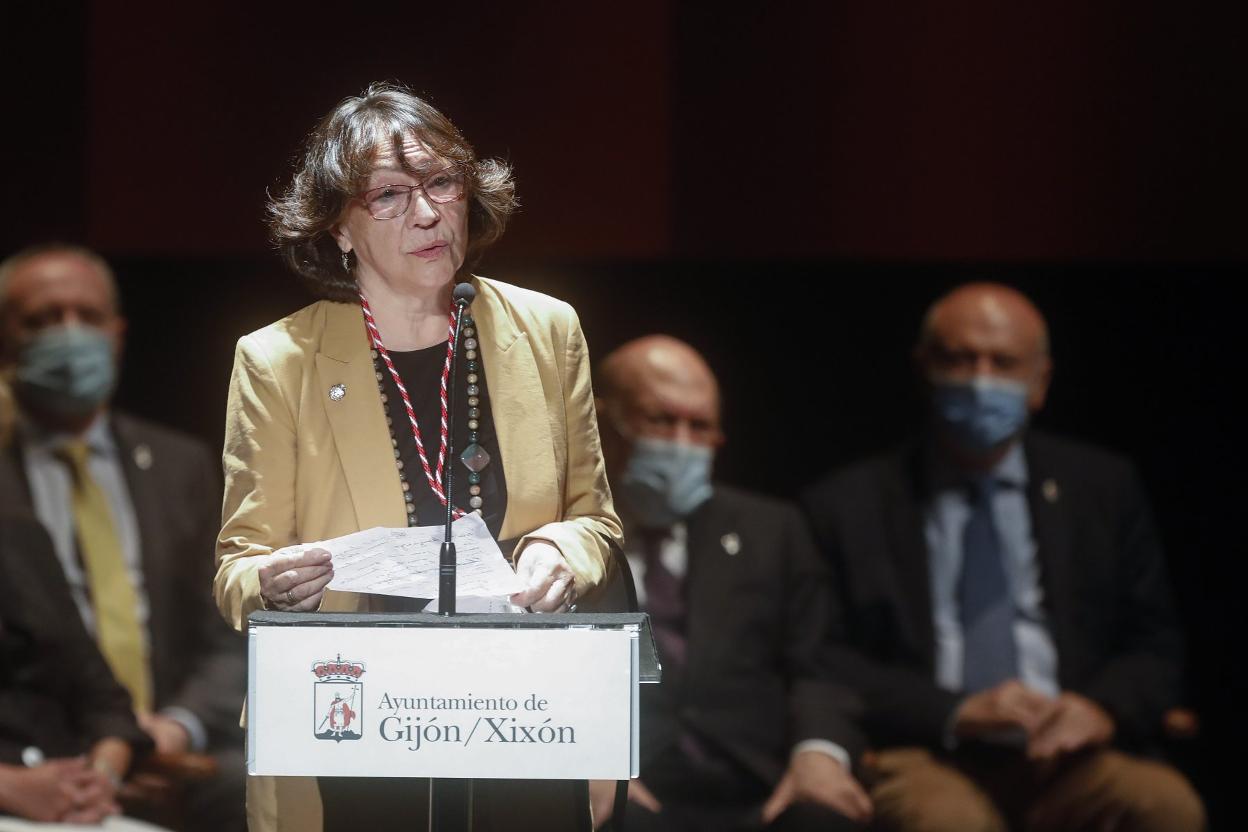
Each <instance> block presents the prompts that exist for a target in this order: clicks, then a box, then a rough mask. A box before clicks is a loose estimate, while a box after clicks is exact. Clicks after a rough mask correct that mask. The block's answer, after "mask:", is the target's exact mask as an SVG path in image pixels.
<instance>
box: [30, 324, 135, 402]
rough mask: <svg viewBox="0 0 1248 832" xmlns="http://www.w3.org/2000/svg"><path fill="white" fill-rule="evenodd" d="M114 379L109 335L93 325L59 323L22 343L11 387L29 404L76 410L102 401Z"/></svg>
mask: <svg viewBox="0 0 1248 832" xmlns="http://www.w3.org/2000/svg"><path fill="white" fill-rule="evenodd" d="M116 380H117V368H116V365H115V364H114V362H113V342H112V339H110V338H109V337H108V336H107V335H106V334H104V333H103V332H101V331H100V330H98V329H95V328H93V327H84V326H58V327H52V328H50V329H45V330H44V331H42V332H40V333H39V334H38V335H36V336H35V337H34V338H32V339H31V340H30V341H29V342H27V343H26V345H25V346H23V347H22V349H21V351H20V352H19V353H18V356H17V373H16V376H15V385H14V387H15V389H16V392H17V394H18V395H19V396H20V397H21V398H22V399H23V400H24V401H26V402H27V403H29V404H30V405H31V406H32V407H36V408H40V409H43V410H46V411H49V412H51V413H56V414H59V415H63V416H80V415H86V414H88V413H90V412H92V411H93V410H95V409H96V408H97V407H99V406H100V405H101V404H103V403H104V400H105V399H107V398H108V396H109V394H110V393H112V392H113V385H114V383H115V382H116Z"/></svg>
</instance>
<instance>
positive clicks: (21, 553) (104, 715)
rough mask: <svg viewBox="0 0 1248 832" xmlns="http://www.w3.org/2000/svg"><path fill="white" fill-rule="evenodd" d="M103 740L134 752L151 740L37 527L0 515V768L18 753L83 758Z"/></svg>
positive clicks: (30, 521)
mask: <svg viewBox="0 0 1248 832" xmlns="http://www.w3.org/2000/svg"><path fill="white" fill-rule="evenodd" d="M104 737H118V738H120V739H123V740H126V741H127V742H129V743H130V744H131V745H132V746H134V747H135V749H136V750H137V751H139V752H143V751H145V750H147V749H148V748H149V747H150V745H151V741H150V740H149V739H148V738H147V735H146V734H144V733H143V731H141V730H140V729H139V726H138V723H137V722H135V719H134V714H133V713H132V712H131V710H130V696H129V694H127V693H126V691H125V689H124V688H122V687H121V686H120V685H119V684H117V682H116V681H114V679H113V675H112V672H111V671H109V669H108V665H107V664H105V663H104V657H103V656H101V655H100V651H99V649H98V648H96V646H95V642H94V641H93V640H92V639H91V636H89V635H88V634H87V631H86V628H84V627H83V625H82V619H81V618H79V616H78V610H77V608H76V607H75V606H74V602H73V599H72V598H70V596H69V585H68V584H66V582H65V576H64V574H63V573H62V572H61V568H60V565H59V564H58V563H57V560H56V554H55V553H54V552H53V551H52V541H51V540H49V539H48V536H47V533H46V532H45V531H44V530H43V527H42V526H40V525H39V522H38V521H37V520H35V519H34V518H33V517H28V516H26V515H19V514H10V513H8V512H7V511H6V513H4V514H0V762H4V763H8V764H10V765H20V764H21V762H22V749H24V748H26V747H27V746H32V745H33V746H37V747H38V748H40V749H41V750H42V751H43V753H44V755H45V756H46V757H48V758H52V757H72V756H75V755H77V754H81V753H84V752H85V751H87V750H88V749H89V748H90V747H91V746H92V745H94V744H95V742H96V741H98V740H101V739H103V738H104Z"/></svg>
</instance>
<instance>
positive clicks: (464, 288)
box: [453, 281, 477, 323]
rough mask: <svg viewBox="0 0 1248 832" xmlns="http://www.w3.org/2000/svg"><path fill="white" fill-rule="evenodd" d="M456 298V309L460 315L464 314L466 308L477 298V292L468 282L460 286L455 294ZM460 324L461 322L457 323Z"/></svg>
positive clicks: (456, 288)
mask: <svg viewBox="0 0 1248 832" xmlns="http://www.w3.org/2000/svg"><path fill="white" fill-rule="evenodd" d="M453 295H454V298H455V308H456V310H458V312H459V313H461V314H462V313H463V311H464V307H465V306H467V305H468V304H470V303H472V301H473V300H474V299H475V298H476V297H477V290H476V289H474V288H472V284H471V283H468V282H467V281H465V282H463V283H460V284H458V285H457V286H456V287H455V291H454V293H453ZM456 323H459V321H456Z"/></svg>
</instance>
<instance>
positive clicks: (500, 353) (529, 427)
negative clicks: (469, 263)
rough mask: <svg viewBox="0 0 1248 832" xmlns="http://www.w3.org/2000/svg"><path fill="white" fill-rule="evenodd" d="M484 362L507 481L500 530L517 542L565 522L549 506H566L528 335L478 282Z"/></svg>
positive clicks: (476, 306)
mask: <svg viewBox="0 0 1248 832" xmlns="http://www.w3.org/2000/svg"><path fill="white" fill-rule="evenodd" d="M473 282H474V283H475V284H476V287H477V291H478V294H477V300H476V301H475V302H474V303H473V305H472V316H473V319H474V320H475V321H476V324H477V333H478V336H477V339H478V341H479V342H480V344H481V360H482V361H483V362H484V363H485V380H486V385H487V388H488V390H489V392H490V408H491V409H492V411H493V416H494V431H495V433H496V434H497V436H498V449H499V453H500V454H501V455H502V457H503V458H502V460H501V464H502V465H504V466H505V468H504V471H505V472H506V477H507V512H506V514H505V516H504V517H503V525H502V528H501V529H500V530H499V537H500V538H501V539H502V540H512V539H513V538H516V537H518V536H520V535H521V534H523V533H524V532H527V531H530V530H532V529H534V528H536V527H538V526H541V525H543V524H544V523H548V522H551V521H554V520H561V519H563V518H561V517H556V516H551V514H550V510H549V507H550V506H557V505H560V504H561V502H562V501H561V500H560V499H559V484H558V483H557V482H556V480H555V478H554V477H552V476H551V472H553V471H556V470H557V467H556V464H555V451H554V442H553V439H552V434H551V430H550V419H549V417H548V416H547V415H546V414H547V407H546V396H545V392H544V388H543V386H542V378H541V376H540V375H539V374H538V370H537V361H536V359H535V358H534V356H533V347H532V345H531V344H530V343H529V337H528V335H527V333H524V332H521V331H520V330H519V329H518V328H517V326H516V324H515V322H514V321H513V320H512V319H511V316H510V315H509V314H508V312H507V309H506V307H504V306H503V304H502V303H501V301H500V300H499V298H498V296H497V294H496V293H495V292H494V290H493V289H491V288H490V287H488V286H486V285H485V284H482V283H481V281H479V280H475V279H474V280H473Z"/></svg>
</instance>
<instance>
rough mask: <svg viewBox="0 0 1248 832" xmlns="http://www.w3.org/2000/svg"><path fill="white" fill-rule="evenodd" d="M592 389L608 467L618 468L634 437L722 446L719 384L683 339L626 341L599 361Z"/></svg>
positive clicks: (647, 337) (651, 338)
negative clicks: (594, 392) (596, 396)
mask: <svg viewBox="0 0 1248 832" xmlns="http://www.w3.org/2000/svg"><path fill="white" fill-rule="evenodd" d="M595 386H596V388H597V394H598V414H599V422H600V424H601V427H602V434H603V452H604V454H605V456H606V458H607V467H608V469H617V468H618V467H619V466H621V465H623V463H624V462H625V461H626V457H627V455H628V452H629V450H630V447H631V444H632V441H633V440H635V439H637V438H642V437H648V438H658V439H674V440H676V441H680V442H687V443H691V444H697V445H709V446H717V445H719V444H720V443H721V442H722V438H723V437H722V433H721V432H720V423H719V384H718V383H717V382H716V380H715V374H714V373H712V372H711V368H710V367H709V366H707V363H706V361H705V360H704V359H703V358H702V356H701V355H699V354H698V352H697V350H695V349H694V348H693V347H691V346H689V345H688V344H686V343H685V342H683V341H679V340H677V339H675V338H672V337H670V336H667V335H648V336H645V337H644V338H638V339H636V340H634V341H629V342H628V343H626V344H624V345H623V346H621V347H619V348H618V349H616V350H615V351H614V352H612V353H611V354H610V355H608V356H607V357H606V358H605V359H603V361H602V363H601V364H600V365H599V368H598V375H597V376H596V378H595Z"/></svg>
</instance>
